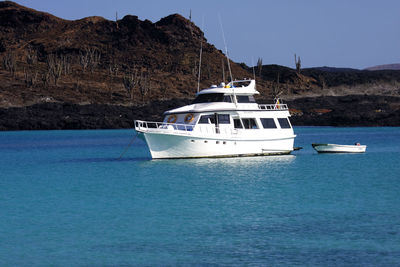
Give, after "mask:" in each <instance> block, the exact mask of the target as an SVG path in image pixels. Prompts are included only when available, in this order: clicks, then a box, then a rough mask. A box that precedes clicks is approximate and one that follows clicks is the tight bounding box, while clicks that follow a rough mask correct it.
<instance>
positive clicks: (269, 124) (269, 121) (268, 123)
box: [260, 118, 276, 129]
mask: <svg viewBox="0 0 400 267" xmlns="http://www.w3.org/2000/svg"><path fill="white" fill-rule="evenodd" d="M260 120H261V123H262V126H263V127H264V129H275V128H276V124H275V121H274V119H273V118H261V119H260Z"/></svg>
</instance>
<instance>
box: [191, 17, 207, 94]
mask: <svg viewBox="0 0 400 267" xmlns="http://www.w3.org/2000/svg"><path fill="white" fill-rule="evenodd" d="M191 11H192V10H190V12H191ZM190 16H192V13H190ZM203 24H204V16H203V18H202V22H201V36H200V60H199V76H198V77H197V93H198V92H199V91H200V74H201V56H202V54H203V35H204V33H203V26H204V25H203Z"/></svg>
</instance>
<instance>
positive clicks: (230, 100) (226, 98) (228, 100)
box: [222, 95, 232, 103]
mask: <svg viewBox="0 0 400 267" xmlns="http://www.w3.org/2000/svg"><path fill="white" fill-rule="evenodd" d="M222 102H228V103H232V98H231V96H230V95H224V99H222Z"/></svg>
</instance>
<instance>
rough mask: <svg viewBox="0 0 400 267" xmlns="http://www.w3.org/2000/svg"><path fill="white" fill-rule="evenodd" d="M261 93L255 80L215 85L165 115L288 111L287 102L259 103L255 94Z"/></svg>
mask: <svg viewBox="0 0 400 267" xmlns="http://www.w3.org/2000/svg"><path fill="white" fill-rule="evenodd" d="M257 94H259V92H258V91H257V90H256V88H255V80H240V81H233V82H230V83H229V84H227V85H225V84H224V83H221V84H220V85H219V86H216V85H213V86H211V87H210V88H207V89H203V90H201V91H200V92H198V93H197V97H196V99H195V100H194V101H193V103H192V104H190V105H186V106H183V107H179V108H176V109H172V110H168V111H166V112H164V115H170V114H180V113H201V112H219V111H287V110H288V107H287V105H286V104H280V103H275V104H257V103H256V100H255V99H254V95H257Z"/></svg>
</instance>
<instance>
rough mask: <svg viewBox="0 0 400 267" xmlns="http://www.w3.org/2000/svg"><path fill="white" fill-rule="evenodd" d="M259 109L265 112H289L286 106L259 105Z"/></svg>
mask: <svg viewBox="0 0 400 267" xmlns="http://www.w3.org/2000/svg"><path fill="white" fill-rule="evenodd" d="M258 108H259V109H263V110H288V106H287V105H286V104H259V105H258Z"/></svg>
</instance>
